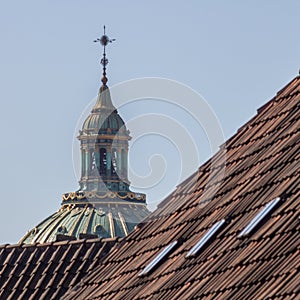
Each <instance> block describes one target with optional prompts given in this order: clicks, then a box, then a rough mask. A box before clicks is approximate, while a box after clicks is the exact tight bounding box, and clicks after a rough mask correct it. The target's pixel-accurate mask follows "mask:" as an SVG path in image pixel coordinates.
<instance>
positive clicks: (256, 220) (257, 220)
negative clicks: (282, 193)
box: [238, 197, 280, 237]
mask: <svg viewBox="0 0 300 300" xmlns="http://www.w3.org/2000/svg"><path fill="white" fill-rule="evenodd" d="M279 201H280V198H279V197H277V198H275V199H274V200H272V201H270V202H269V203H268V204H267V205H265V206H264V207H263V209H261V210H260V211H259V212H258V213H257V214H256V216H255V217H254V219H253V220H252V221H251V222H250V223H249V224H248V225H247V226H246V227H245V228H244V229H243V230H242V231H241V233H240V234H239V235H238V237H242V236H244V235H248V234H249V233H250V232H251V231H252V230H253V229H254V228H255V227H256V226H257V225H258V223H260V222H261V220H262V219H263V218H264V217H265V216H266V215H267V214H268V213H269V212H270V211H271V210H272V209H273V208H274V207H275V205H276V204H277V203H278V202H279Z"/></svg>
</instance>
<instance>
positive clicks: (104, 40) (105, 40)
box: [100, 35, 109, 46]
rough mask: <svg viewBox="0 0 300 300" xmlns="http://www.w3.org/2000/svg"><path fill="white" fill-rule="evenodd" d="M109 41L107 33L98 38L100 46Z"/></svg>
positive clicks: (105, 44)
mask: <svg viewBox="0 0 300 300" xmlns="http://www.w3.org/2000/svg"><path fill="white" fill-rule="evenodd" d="M108 42H109V38H108V36H107V35H102V37H101V39H100V43H101V45H102V46H107V44H108Z"/></svg>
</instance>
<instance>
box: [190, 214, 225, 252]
mask: <svg viewBox="0 0 300 300" xmlns="http://www.w3.org/2000/svg"><path fill="white" fill-rule="evenodd" d="M224 223H225V219H222V220H220V221H219V222H217V223H215V224H214V225H213V226H212V227H211V228H210V229H209V230H208V231H207V233H206V234H205V235H204V236H203V237H202V238H201V239H200V241H199V242H198V243H197V244H196V245H195V246H194V247H193V248H192V249H191V250H190V251H189V252H188V253H187V255H186V257H190V256H194V255H196V254H197V253H198V252H199V251H200V250H201V248H203V247H204V246H205V244H206V243H207V242H208V241H209V240H210V239H211V238H212V237H213V236H214V235H215V234H216V233H217V232H218V230H219V229H220V228H221V227H222V225H223V224H224Z"/></svg>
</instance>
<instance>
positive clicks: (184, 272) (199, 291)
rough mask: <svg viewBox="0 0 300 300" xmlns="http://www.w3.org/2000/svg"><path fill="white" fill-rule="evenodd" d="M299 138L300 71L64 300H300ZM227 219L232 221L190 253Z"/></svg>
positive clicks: (228, 221) (227, 221)
mask: <svg viewBox="0 0 300 300" xmlns="http://www.w3.org/2000/svg"><path fill="white" fill-rule="evenodd" d="M299 144H300V77H299V76H298V77H296V78H295V79H294V80H292V81H291V82H290V83H289V84H288V85H287V86H286V87H284V88H283V89H282V90H280V91H279V92H278V93H277V95H276V96H275V97H274V98H273V99H272V100H271V101H269V102H268V103H267V104H265V105H264V106H263V107H262V108H260V109H259V110H258V114H257V115H256V116H255V117H253V118H252V119H251V120H250V121H249V122H247V123H246V124H245V125H244V126H242V127H241V128H240V129H239V130H238V132H237V133H236V134H235V135H234V136H233V137H231V138H230V139H229V140H228V141H227V142H226V143H225V144H224V145H223V146H222V147H221V148H220V151H219V152H218V153H217V154H216V155H215V156H214V157H213V158H212V159H211V160H209V161H208V162H207V163H205V164H204V165H203V166H201V167H200V168H199V170H198V171H197V172H196V173H195V174H193V175H192V176H191V177H190V178H188V179H187V180H185V181H184V182H183V183H182V184H180V185H179V186H178V188H177V189H176V190H175V191H174V192H173V193H172V194H171V195H170V196H169V197H167V198H166V199H165V200H164V201H163V202H162V203H161V204H160V205H159V208H158V209H157V210H156V211H155V212H154V213H152V214H151V215H150V216H149V217H148V218H147V219H146V221H145V222H143V224H141V225H140V226H139V228H138V229H136V230H135V231H134V232H132V233H131V234H130V235H129V236H128V237H127V238H126V239H125V240H124V241H123V242H122V243H121V244H120V245H118V246H117V247H115V248H114V249H113V250H112V251H111V252H110V254H109V255H108V256H107V257H106V258H105V259H104V260H103V261H102V262H101V263H100V264H99V265H98V266H97V267H95V268H94V269H91V272H89V275H88V276H87V277H85V279H84V280H83V281H82V282H81V283H80V285H77V286H76V287H75V288H74V289H73V290H70V291H69V292H68V294H67V296H66V297H65V298H64V299H100V298H101V299H176V298H178V299H193V298H196V297H197V298H200V299H295V298H298V299H300V287H299V282H300V238H299V233H300V219H299V212H300V210H299V209H300V189H299V187H300V176H299V175H300V166H299V161H300V148H299ZM223 155H226V161H225V162H224V160H222V158H223V157H224V156H223ZM212 162H213V163H212ZM224 166H225V175H224V178H222V176H220V175H221V170H222V168H223V167H224ZM212 173H213V174H214V176H215V177H214V179H215V180H211V174H212ZM276 197H281V201H280V203H279V205H277V206H276V207H275V208H274V210H273V211H272V212H271V214H269V215H267V216H266V217H265V218H264V219H263V221H262V222H261V223H260V224H259V226H257V227H256V228H255V230H254V231H252V232H251V233H250V235H248V236H243V237H240V238H239V237H238V234H239V233H240V232H241V231H242V230H243V229H244V228H245V227H246V226H247V225H248V224H249V222H250V221H251V220H252V219H253V217H254V216H255V215H256V214H257V213H258V212H259V211H260V210H261V209H262V208H263V207H264V206H265V205H266V204H267V203H269V202H270V201H271V200H273V199H275V198H276ZM221 219H225V220H226V225H225V226H223V227H222V228H221V229H220V231H218V232H217V233H216V235H215V236H214V237H213V238H212V239H210V240H209V241H208V243H207V244H206V245H205V247H204V248H202V249H201V250H200V252H199V253H198V254H197V255H195V256H193V257H190V258H186V254H187V252H188V251H189V250H190V249H191V248H192V247H193V246H194V245H195V244H196V243H197V242H198V241H199V240H200V239H201V238H202V237H203V236H204V235H205V233H206V232H207V231H208V230H209V229H210V228H211V227H212V226H213V224H215V223H216V222H217V221H219V220H221ZM175 240H179V241H180V242H179V245H178V247H176V249H175V250H174V251H172V252H171V253H170V254H169V255H168V256H167V257H166V258H165V259H164V261H162V262H160V263H159V265H158V266H157V267H156V269H154V270H153V271H152V272H151V273H149V274H147V275H145V276H138V275H139V273H140V272H141V271H142V270H143V269H144V268H145V266H146V265H148V264H149V263H150V262H151V261H152V259H153V258H154V257H155V256H156V255H157V254H158V253H160V251H161V250H162V249H163V248H164V247H165V246H166V245H168V244H169V243H171V242H172V241H175ZM16 251H18V250H16ZM12 255H14V253H13V252H12ZM11 259H12V258H10V259H8V262H9V261H10V260H11ZM3 266H4V268H3V270H2V271H3V272H4V276H8V275H7V274H9V272H6V270H5V268H6V267H5V263H4V264H3ZM9 268H11V267H9ZM16 273H17V274H18V271H17V270H16ZM12 280H15V279H12ZM8 284H9V282H8Z"/></svg>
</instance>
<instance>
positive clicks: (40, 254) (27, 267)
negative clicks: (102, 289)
mask: <svg viewBox="0 0 300 300" xmlns="http://www.w3.org/2000/svg"><path fill="white" fill-rule="evenodd" d="M116 241H117V239H91V240H88V239H87V240H78V241H76V240H75V241H61V242H55V243H45V244H33V245H26V244H17V245H4V246H0V299H5V300H9V299H37V300H40V299H60V298H61V296H62V295H64V293H65V292H66V291H67V290H68V289H69V288H72V287H73V286H74V285H76V284H77V283H78V282H79V281H80V280H81V279H82V277H84V276H85V275H86V274H87V273H88V272H89V271H90V270H91V269H93V268H94V266H95V265H98V263H99V261H100V260H101V259H102V258H103V256H104V255H106V254H107V252H108V251H109V250H110V249H111V247H112V246H113V245H114V244H115V243H116Z"/></svg>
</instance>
